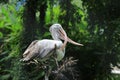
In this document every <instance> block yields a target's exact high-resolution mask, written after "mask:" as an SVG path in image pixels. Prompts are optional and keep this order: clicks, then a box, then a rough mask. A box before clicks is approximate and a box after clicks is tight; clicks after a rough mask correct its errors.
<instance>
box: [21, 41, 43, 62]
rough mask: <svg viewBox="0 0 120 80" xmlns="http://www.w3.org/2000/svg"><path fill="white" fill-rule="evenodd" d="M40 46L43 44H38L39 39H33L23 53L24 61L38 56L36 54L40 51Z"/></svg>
mask: <svg viewBox="0 0 120 80" xmlns="http://www.w3.org/2000/svg"><path fill="white" fill-rule="evenodd" d="M40 48H41V46H39V45H38V40H35V41H33V42H32V43H31V44H30V45H29V47H28V48H27V49H26V50H25V52H24V53H23V59H22V61H28V60H30V59H32V58H34V57H36V55H38V53H39V50H40Z"/></svg>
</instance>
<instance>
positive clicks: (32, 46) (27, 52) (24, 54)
mask: <svg viewBox="0 0 120 80" xmlns="http://www.w3.org/2000/svg"><path fill="white" fill-rule="evenodd" d="M37 42H38V40H34V41H32V43H31V44H30V45H29V46H28V48H27V49H26V50H25V52H24V53H23V57H26V55H28V54H29V53H30V51H31V50H33V48H34V46H35V44H36V43H37Z"/></svg>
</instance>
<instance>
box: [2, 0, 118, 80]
mask: <svg viewBox="0 0 120 80" xmlns="http://www.w3.org/2000/svg"><path fill="white" fill-rule="evenodd" d="M119 9H120V1H119V0H109V1H108V0H6V1H4V0H1V1H0V80H38V79H39V80H41V79H43V75H44V73H43V71H41V70H39V68H38V67H36V65H33V64H31V65H24V64H23V63H21V62H20V61H19V60H20V59H21V58H22V53H23V52H24V50H25V49H26V48H27V46H28V45H29V44H30V43H31V42H32V41H33V40H35V39H39V40H41V39H43V38H49V39H51V35H50V33H49V27H50V25H52V24H54V23H60V24H61V25H62V26H63V28H64V29H65V31H66V32H67V34H68V36H69V37H70V38H71V39H73V40H75V41H76V42H79V43H82V44H84V47H78V46H77V47H76V46H74V45H71V44H68V45H67V48H66V57H71V56H72V57H74V59H76V60H78V61H77V64H76V65H74V68H75V70H76V71H77V72H75V73H74V74H77V76H76V80H88V79H89V80H119V79H120V78H119V76H113V74H111V70H112V66H117V67H119V65H118V64H119V62H120V60H119V57H120V10H119ZM68 73H69V72H67V73H64V74H65V75H66V74H68ZM67 77H68V78H69V75H67ZM52 80H53V79H52ZM70 80H73V79H72V78H71V79H70Z"/></svg>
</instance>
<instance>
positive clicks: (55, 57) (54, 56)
mask: <svg viewBox="0 0 120 80" xmlns="http://www.w3.org/2000/svg"><path fill="white" fill-rule="evenodd" d="M56 50H57V46H56V44H55V52H54V55H53V59H54V60H55V64H56V66H57V69H58V68H59V64H58V61H57V55H56Z"/></svg>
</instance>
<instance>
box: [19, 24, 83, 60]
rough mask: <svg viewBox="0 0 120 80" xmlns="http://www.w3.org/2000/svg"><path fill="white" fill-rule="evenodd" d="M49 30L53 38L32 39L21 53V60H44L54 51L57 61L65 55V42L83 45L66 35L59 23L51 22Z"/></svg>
mask: <svg viewBox="0 0 120 80" xmlns="http://www.w3.org/2000/svg"><path fill="white" fill-rule="evenodd" d="M49 31H50V33H51V35H52V38H53V40H50V39H43V40H35V41H33V42H32V43H31V44H30V45H29V46H28V48H27V49H26V50H25V52H24V53H23V59H21V60H22V61H29V60H31V59H34V58H40V59H41V60H42V59H45V60H46V59H48V58H50V56H51V55H52V54H54V53H55V54H56V57H57V58H56V59H57V61H60V60H62V58H63V57H64V56H65V46H66V44H67V42H70V43H72V44H74V45H79V46H83V44H79V43H77V42H75V41H73V40H71V39H70V38H69V37H67V34H66V32H65V31H64V29H63V28H62V26H61V25H60V24H53V25H52V26H50V28H49ZM62 40H64V43H62Z"/></svg>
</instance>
